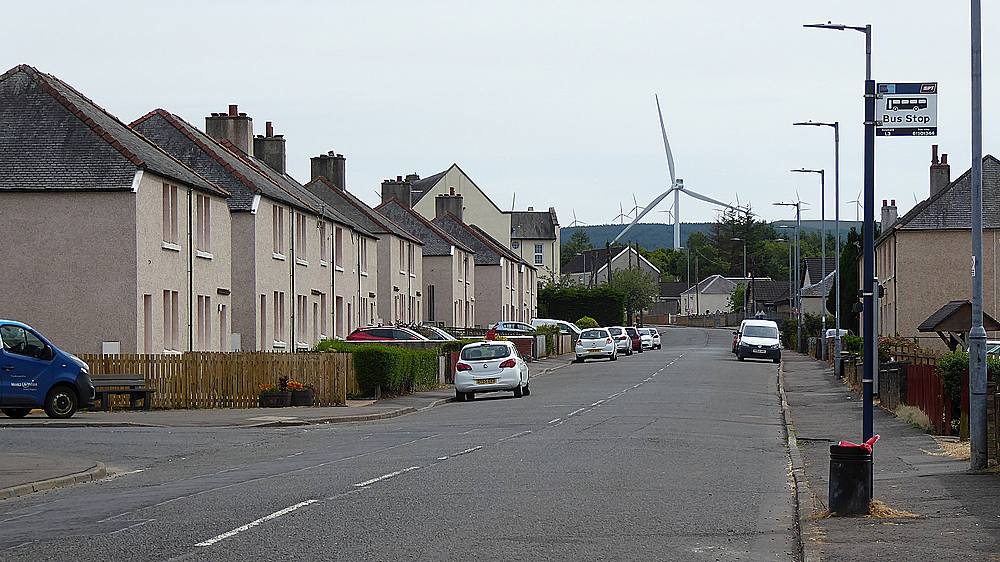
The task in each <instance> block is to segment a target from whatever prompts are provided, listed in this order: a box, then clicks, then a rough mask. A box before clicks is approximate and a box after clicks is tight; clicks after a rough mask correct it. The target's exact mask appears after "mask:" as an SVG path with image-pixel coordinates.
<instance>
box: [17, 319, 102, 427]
mask: <svg viewBox="0 0 1000 562" xmlns="http://www.w3.org/2000/svg"><path fill="white" fill-rule="evenodd" d="M93 405H94V385H93V383H91V382H90V368H89V367H88V366H87V364H86V363H84V362H83V361H81V360H80V359H79V358H78V357H76V356H74V355H73V354H71V353H66V352H65V351H62V350H61V349H59V348H58V347H56V346H54V345H52V343H51V342H49V341H48V340H47V339H45V338H44V337H42V335H41V334H39V333H38V332H37V331H35V330H34V329H32V328H31V326H28V325H27V324H22V323H20V322H14V321H12V320H0V412H3V413H4V414H6V415H7V416H9V417H12V418H23V417H24V416H26V415H28V412H30V411H31V410H32V409H33V408H44V409H45V413H46V414H48V416H49V417H50V418H57V419H66V418H69V417H71V416H72V415H73V414H75V413H76V411H77V409H79V408H81V407H82V408H89V407H91V406H93Z"/></svg>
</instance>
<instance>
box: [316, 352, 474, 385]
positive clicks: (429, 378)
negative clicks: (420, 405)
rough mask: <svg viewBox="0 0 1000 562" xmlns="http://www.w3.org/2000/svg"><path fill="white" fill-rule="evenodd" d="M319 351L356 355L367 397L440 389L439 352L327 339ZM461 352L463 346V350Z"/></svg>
mask: <svg viewBox="0 0 1000 562" xmlns="http://www.w3.org/2000/svg"><path fill="white" fill-rule="evenodd" d="M314 349H315V351H320V352H342V353H351V354H352V355H353V359H354V361H353V363H354V376H355V377H356V378H357V381H358V387H360V389H361V392H362V394H363V395H365V396H375V394H376V389H377V388H380V389H381V394H383V395H387V394H388V395H395V394H404V393H406V392H413V391H414V390H426V389H430V388H434V387H435V386H437V381H438V356H439V355H440V354H441V352H440V351H439V350H438V349H408V348H405V347H395V346H390V345H380V344H376V343H349V342H343V341H333V340H323V341H321V342H320V343H318V344H316V347H315V348H314ZM459 349H461V347H460V348H459Z"/></svg>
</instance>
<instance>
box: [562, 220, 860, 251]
mask: <svg viewBox="0 0 1000 562" xmlns="http://www.w3.org/2000/svg"><path fill="white" fill-rule="evenodd" d="M714 224H715V223H714V222H682V223H681V245H682V246H686V245H687V239H688V236H690V235H691V234H692V233H694V232H702V233H704V234H709V233H711V231H712V226H713V225H714ZM771 225H772V226H774V228H778V227H779V226H782V225H788V226H795V221H775V222H773V223H771ZM820 225H821V221H818V220H808V221H802V231H803V232H812V231H815V232H819V230H820ZM833 225H834V223H833V221H832V220H828V221H826V230H827V232H829V233H830V234H833V233H834V230H833ZM852 227H854V228H857V229H858V230H859V231H860V230H861V223H860V222H855V221H844V220H841V221H840V231H841V237H842V238H841V239H843V237H845V236H847V233H848V232H849V231H850V230H851V228H852ZM624 228H625V225H621V224H598V225H588V226H564V227H562V234H561V236H560V238H561V243H563V244H565V243H566V242H569V239H570V237H571V236H573V233H574V232H576V231H577V230H583V231H584V232H586V233H587V236H589V237H590V242H591V244H593V245H594V247H595V248H601V247H603V246H604V244H605V242H610V241H612V240H614V238H615V236H618V233H619V232H621V231H622V230H623V229H624ZM625 238H627V239H628V241H631V242H638V243H639V245H640V246H642V247H643V248H646V249H647V250H655V249H656V248H673V247H674V225H672V224H664V223H639V224H637V225H635V226H633V227H632V228H631V230H629V231H628V234H626V235H625Z"/></svg>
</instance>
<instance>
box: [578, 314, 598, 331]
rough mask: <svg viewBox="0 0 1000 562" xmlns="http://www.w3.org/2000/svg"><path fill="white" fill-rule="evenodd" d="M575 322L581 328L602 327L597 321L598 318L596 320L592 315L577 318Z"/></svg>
mask: <svg viewBox="0 0 1000 562" xmlns="http://www.w3.org/2000/svg"><path fill="white" fill-rule="evenodd" d="M574 324H576V327H577V328H580V329H581V330H586V329H587V328H599V327H600V325H599V324H598V323H597V320H594V319H593V318H591V317H590V316H584V317H582V318H580V319H579V320H577V321H576V322H574Z"/></svg>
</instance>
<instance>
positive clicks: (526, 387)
mask: <svg viewBox="0 0 1000 562" xmlns="http://www.w3.org/2000/svg"><path fill="white" fill-rule="evenodd" d="M524 395H525V396H531V387H530V386H525V387H524Z"/></svg>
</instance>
